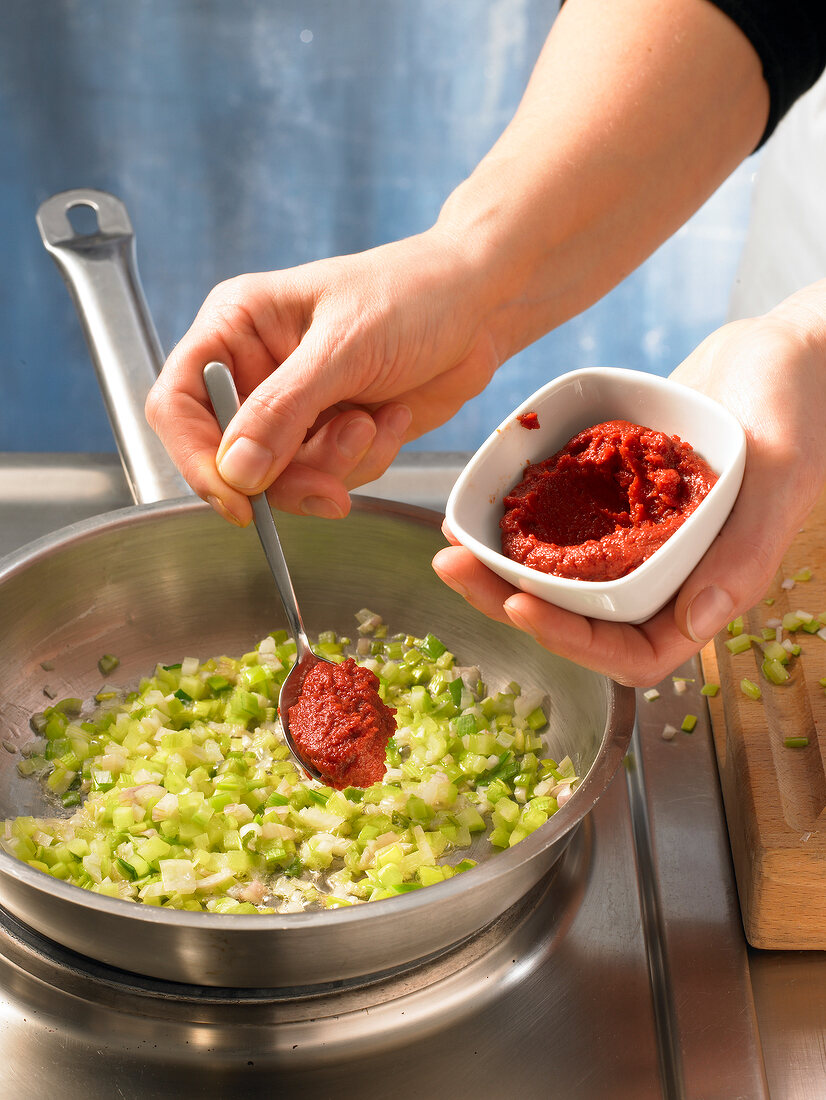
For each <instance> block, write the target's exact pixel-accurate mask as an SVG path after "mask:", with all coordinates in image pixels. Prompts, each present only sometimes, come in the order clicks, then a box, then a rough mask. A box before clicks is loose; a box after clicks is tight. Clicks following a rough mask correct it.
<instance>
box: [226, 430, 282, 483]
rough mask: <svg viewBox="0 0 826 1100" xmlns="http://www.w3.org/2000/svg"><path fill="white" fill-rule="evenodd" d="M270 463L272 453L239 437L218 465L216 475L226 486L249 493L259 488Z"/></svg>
mask: <svg viewBox="0 0 826 1100" xmlns="http://www.w3.org/2000/svg"><path fill="white" fill-rule="evenodd" d="M272 463H273V454H272V451H270V450H268V449H267V448H266V447H262V446H261V444H260V443H256V442H255V440H253V439H247V438H246V436H241V438H240V439H236V440H235V442H234V443H233V444H232V446H231V447H230V448H229V450H228V451H227V453H226V454H225V455H224V457H223V458H222V459H221V461H220V462H219V463H218V473H219V474H220V475H221V477H222V478H223V479H224V481H226V482H227V484H228V485H232V486H233V488H235V489H238V490H240V491H241V492H242V493H251V492H254V491H255V490H256V489H258V488H260V486H261V485H262V483H263V482H264V479H265V478H266V476H267V474H268V473H269V470H270V467H271V466H272Z"/></svg>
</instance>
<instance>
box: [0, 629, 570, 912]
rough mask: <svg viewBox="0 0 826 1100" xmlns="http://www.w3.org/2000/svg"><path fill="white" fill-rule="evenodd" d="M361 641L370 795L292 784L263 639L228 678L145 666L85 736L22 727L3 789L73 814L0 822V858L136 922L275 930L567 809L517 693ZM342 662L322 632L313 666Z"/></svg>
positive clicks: (408, 648) (274, 642) (216, 667)
mask: <svg viewBox="0 0 826 1100" xmlns="http://www.w3.org/2000/svg"><path fill="white" fill-rule="evenodd" d="M360 622H361V623H362V625H361V626H360V627H359V633H360V634H361V635H362V636H361V637H360V638H359V640H358V642H357V645H356V647H355V652H356V659H357V660H358V662H359V664H363V665H366V666H367V667H369V668H371V669H372V670H373V671H374V672H375V673H376V675H377V676H378V677H379V681H380V689H379V690H380V694H381V696H382V698H383V699H384V701H385V702H386V703H387V704H388V705H390V706H392V707H395V708H396V724H397V731H396V734H395V737H394V738H393V739H392V740H391V741H390V744H389V746H388V749H387V765H388V766H387V771H386V773H385V776H384V779H383V781H382V782H381V783H376V784H374V785H373V786H372V787H368V788H367V789H364V790H363V789H360V788H352V787H351V788H347V789H345V790H343V791H337V790H334V789H333V788H331V787H327V786H324V785H322V784H320V783H318V782H315V781H313V780H310V779H307V778H306V777H305V776H304V775H303V773H302V774H299V772H298V770H297V769H296V767H295V766H294V764H293V762H292V758H291V757H290V754H289V751H288V749H287V747H286V745H285V744H284V742H283V739H282V735H281V731H280V726H279V723H278V719H277V715H276V701H277V699H278V691H279V688H280V685H281V682H282V681H283V679H284V677H285V675H286V673H287V671H288V670H289V668H290V667H291V665H292V662H293V659H294V654H295V645H294V643H293V642H292V640H290V639H288V638H287V637H286V634H285V633H284V632H283V631H276V632H274V633H273V634H271V635H268V636H267V637H266V638H264V639H263V641H261V642H260V643H259V645H258V646H257V647H256V649H255V650H254V651H252V652H249V653H246V654H244V656H242V657H241V658H239V659H234V658H229V657H216V658H211V659H210V660H207V661H204V662H203V663H202V662H200V661H199V660H197V659H195V658H193V657H187V658H186V659H185V660H183V662H182V663H181V664H180V665H172V666H160V665H159V666H158V667H157V668H156V669H155V674H154V675H153V676H152V677H150V678H148V679H145V680H143V681H142V682H141V684H140V687H139V689H138V691H136V692H134V693H132V694H130V695H128V696H127V697H126V698H125V699H115V700H112V699H111V698H110V696H111V692H109V691H106V692H104V693H103V696H104V701H103V703H102V704H101V705H100V706H99V707H98V709H97V710H96V711H95V713H94V715H93V716H91V717H90V718H89V719H83V718H81V716H80V715H79V714H78V701H77V700H69V701H68V702H66V701H64V702H62V703H57V704H55V705H53V706H51V707H49V708H48V709H47V710H46V711H45V712H44V713H43V714H42V715H38V716H36V717H35V719H34V720H33V724H34V726H35V728H36V730H37V732H38V733H39V734H40V737H39V738H38V740H37V741H36V742H35V743H34V744H33V746H32V747H31V749H30V751H29V753H28V755H27V756H26V758H25V759H24V760H23V761H22V762H21V765H20V769H21V771H22V772H23V773H24V774H27V775H31V776H32V777H37V778H39V779H40V781H41V782H42V783H44V784H45V787H46V789H47V790H48V791H49V792H51V794H52V795H53V796H54V797H55V798H57V799H58V800H60V801H61V802H62V803H63V806H64V807H69V808H72V809H73V813H72V816H70V817H65V816H64V817H55V818H49V819H39V818H32V817H19V818H16V819H14V820H9V821H6V822H5V825H4V829H3V832H2V835H1V836H0V844H2V847H3V849H4V850H5V851H6V852H9V853H11V854H12V855H14V856H16V857H17V858H18V859H21V860H23V861H25V862H26V863H28V864H29V866H31V867H35V868H37V869H38V870H40V871H43V872H45V873H46V874H49V875H52V876H54V877H55V878H60V879H63V880H65V881H66V882H70V883H73V884H74V885H76V886H80V887H83V888H84V889H88V890H93V891H95V892H97V893H100V894H106V895H109V896H111V897H117V898H124V899H130V900H133V901H137V902H143V903H144V904H146V905H160V906H166V907H170V908H174V909H192V910H203V911H208V912H213V913H273V912H279V913H285V912H295V911H300V910H303V909H306V908H318V907H337V906H342V905H352V904H356V903H360V902H363V901H374V900H377V899H381V898H389V897H393V896H395V895H396V894H401V893H406V892H407V891H410V890H417V889H419V888H421V887H422V886H429V885H431V884H433V883H438V882H442V881H443V880H445V879H447V878H450V877H452V876H453V875H455V874H457V873H461V872H463V871H465V870H468V869H469V868H471V867H473V866H474V861H473V860H472V859H467V858H465V859H461V858H460V854H461V850H462V849H464V848H467V847H469V846H470V844H471V840H472V839H473V838H474V836H475V834H477V833H481V832H484V831H488V832H489V836H488V842H489V843H490V844H491V845H492V846H493V847H494V848H499V849H502V848H506V847H509V846H512V845H514V844H516V843H518V842H519V841H520V840H522V839H524V837H526V836H528V835H529V834H530V833H532V832H534V830H536V829H538V828H539V826H540V825H542V824H544V822H545V821H547V820H548V817H549V816H550V815H551V814H553V813H555V812H556V810H557V809H558V807H559V805H561V804H563V803H564V802H565V801H566V800H567V799H568V798H569V797H570V795H571V791H572V790H573V789H574V788H575V786H576V784H577V781H578V780H577V777H576V776H575V774H574V768H573V765H572V763H571V761H570V759H568V758H567V757H566V758H565V759H564V760H562V761H561V762H559V763H557V762H556V761H554V760H550V759H547V758H545V757H544V755H543V742H542V739H541V737H540V735H539V733H538V731H539V730H540V729H542V727H543V726H544V725H545V723H546V715H545V712H544V710H543V707H542V705H541V702H540V700H538V699H527V698H525V697H523V696H522V695H521V693H520V689H519V687H518V685H516V684H511V685H509V687H508V690H507V691H505V692H500V693H495V694H493V695H488V694H487V693H486V689H485V686H484V684H483V683H482V682H481V680H480V674H479V670H478V669H475V668H474V669H460V668H458V667H457V666H456V664H455V661H454V657H453V654H451V653H450V652H448V650H447V649H446V648H445V646H444V645H443V644H442V643H441V642H440V641H439V640H438V639H437V638H435V637H434V636H433V635H431V634H428V635H427V636H426V637H425V638H424V639H419V638H414V637H411V636H407V635H396V636H394V637H387V636H386V628H385V627H384V626H383V625H382V624H381V620H380V619H379V618H378V617H377V616H375V615H369V616H368V615H366V614H361V615H360ZM382 635H385V636H382ZM348 645H349V643H348V641H347V639H344V638H339V637H336V636H335V635H334V634H333V633H332V632H325V633H323V634H321V635H320V636H319V638H318V642H317V645H316V646H315V648H316V651H317V652H318V653H320V654H322V655H323V656H325V657H329V658H331V659H332V660H334V661H343V660H344V659H345V655H346V649H347V646H348Z"/></svg>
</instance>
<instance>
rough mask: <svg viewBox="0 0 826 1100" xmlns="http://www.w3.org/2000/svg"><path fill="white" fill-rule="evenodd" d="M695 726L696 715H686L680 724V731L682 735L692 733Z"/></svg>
mask: <svg viewBox="0 0 826 1100" xmlns="http://www.w3.org/2000/svg"><path fill="white" fill-rule="evenodd" d="M696 725H697V715H696V714H687V715H686V716H685V718H683V720H682V722H681V723H680V729H681V730H682V731H683V733H693V732H694V727H695V726H696Z"/></svg>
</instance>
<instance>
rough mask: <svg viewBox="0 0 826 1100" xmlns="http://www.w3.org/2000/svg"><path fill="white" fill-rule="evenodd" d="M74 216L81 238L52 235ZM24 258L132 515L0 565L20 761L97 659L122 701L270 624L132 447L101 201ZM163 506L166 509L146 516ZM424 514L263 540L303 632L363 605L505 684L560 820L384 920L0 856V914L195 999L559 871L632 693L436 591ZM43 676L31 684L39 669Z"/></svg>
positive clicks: (130, 270) (168, 479) (237, 572)
mask: <svg viewBox="0 0 826 1100" xmlns="http://www.w3.org/2000/svg"><path fill="white" fill-rule="evenodd" d="M78 205H84V206H88V207H91V208H92V209H93V210H95V211H96V212H97V217H98V226H99V228H98V231H97V232H95V233H93V234H91V235H86V236H81V235H79V234H77V233H75V232H74V230H73V229H72V227H71V225H70V222H69V220H68V217H67V212H68V211H70V210H71V209H72V208H73V207H75V206H78ZM38 224H39V227H40V231H41V234H42V237H43V240H44V243H45V245H46V248H47V249H48V250H49V252H50V253H51V254H52V256H53V257H54V258H55V260H56V262H57V263H58V266H59V267H60V269H61V271H62V273H63V276H64V278H65V279H66V281H67V284H68V286H69V289H70V292H71V294H72V296H73V298H74V300H75V303H76V305H77V308H78V312H79V315H80V317H81V320H82V323H83V326H84V329H85V331H86V335H87V339H88V342H89V346H90V350H91V353H92V358H93V360H94V362H95V366H96V368H97V370H98V372H99V375H100V378H101V385H102V389H103V392H104V397H105V399H106V401H107V406H108V410H109V413H110V418H111V419H112V424H113V428H114V431H115V434H116V436H117V439H118V445H119V447H120V449H121V455H122V458H123V461H124V467H125V469H126V471H127V476H128V478H129V482H130V485H131V487H132V491H133V495H134V497H135V501H136V505H135V507H131V508H125V509H121V510H119V511H116V512H110V513H108V514H106V515H103V516H100V517H99V518H96V519H94V520H88V521H84V522H82V523H77V524H73V525H72V526H70V527H67V528H64V529H63V530H61V531H58V532H56V533H55V534H54V535H51V536H48V537H46V538H43V539H39V540H38V541H36V542H34V543H31V544H30V545H28V546H27V547H24V548H23V549H22V550H20V551H19V552H17V553H14V554H12V555H10V556H8V557H6V558H4V559H2V560H0V658H1V659H0V668H2V675H1V676H0V723H1V724H2V726H3V727H4V729H5V732H4V736H5V737H11V738H13V739H14V740H15V741H17V742H19V743H21V744H22V743H23V742H24V741H25V740H27V739H28V737H29V736H30V734H29V732H28V722H29V717H30V716H31V714H32V713H33V712H35V711H37V710H41V709H42V708H43V705H44V696H43V688H44V685H45V684H46V683H47V682H48V683H49V684H50V685H52V686H53V687H56V688H57V689H58V690H59V691H61V692H62V693H64V694H71V695H79V696H81V697H83V698H89V697H91V696H92V695H93V694H94V693H95V692H96V691H97V690H98V689H99V688H100V686H101V678H100V674H99V672H98V670H97V661H98V658H99V657H100V656H101V655H102V654H103V653H115V654H117V655H118V656H119V657H120V660H121V664H120V667H119V669H118V672H117V675H116V677H115V680H116V682H117V683H119V684H123V685H129V684H134V683H136V682H137V680H138V679H139V678H140V676H141V675H143V674H146V673H148V672H150V671H151V670H152V669H153V668H154V665H155V663H156V662H157V661H162V662H165V663H171V662H173V661H177V660H180V659H181V658H182V657H185V656H190V655H192V656H197V657H201V658H206V657H207V656H210V655H213V654H217V653H222V652H223V653H239V652H244V651H246V650H248V649H249V648H250V647H251V645H252V644H253V643H254V642H255V641H257V640H258V639H259V638H261V637H263V635H264V634H266V633H267V632H268V631H269V630H272V629H274V628H277V627H280V626H283V625H284V623H283V621H282V619H283V613H282V611H281V608H280V604H279V601H278V599H277V597H276V596H275V594H274V593H273V590H272V583H271V581H270V580H268V577H267V570H266V565H265V562H264V559H263V555H262V553H261V550H260V547H259V545H258V541H257V539H256V538H255V535H254V533H253V532H251V531H249V530H246V531H241V530H238V529H236V528H234V527H231V526H230V525H229V524H228V523H226V522H224V521H222V520H221V519H219V518H218V517H217V516H216V515H215V514H214V513H213V512H212V511H211V510H210V509H209V508H208V507H206V506H205V505H204V504H203V503H202V502H201V501H200V500H197V499H196V498H195V497H194V496H193V495H192V494H190V493H189V492H188V490H187V488H186V486H185V484H184V483H183V482H182V481H181V479H180V477H179V476H178V474H177V473H176V472H175V470H174V469H173V467H172V465H171V463H170V462H169V460H168V458H167V456H166V454H165V452H163V450H162V449H161V448H160V446H159V444H157V441H156V440H155V437H154V435H152V433H151V432H150V431H149V429H148V428H147V427H146V425H145V422H144V419H143V415H142V408H143V401H144V398H145V395H146V392H147V390H148V388H149V386H150V385H151V383H152V380H153V379H154V377H155V376H156V373H157V371H158V370H159V368H160V363H161V352H160V347H159V345H158V341H157V337H156V335H155V332H154V328H153V325H152V322H151V320H150V318H149V316H148V312H147V309H146V305H145V302H144V299H143V295H142V293H141V289H140V284H139V280H138V276H137V271H136V267H135V262H134V240H133V233H132V228H131V225H130V223H129V218H128V216H127V214H126V211H125V209H124V208H123V206H122V205H121V203H120V202H119V201H118V200H117V199H115V198H113V197H112V196H111V195H106V194H103V193H101V192H96V191H88V190H82V191H70V192H64V193H62V194H60V195H56V196H54V197H53V198H51V199H49V200H48V201H47V202H46V203H44V204H43V206H42V207H41V209H40V211H39V212H38ZM169 497H175V498H177V499H166V498H169ZM440 521H441V516H439V515H438V514H437V513H434V512H430V511H426V510H423V509H420V508H414V507H408V506H405V505H402V504H392V503H390V504H388V503H387V502H383V501H376V500H371V499H369V498H358V499H356V501H355V504H354V507H353V511H352V513H351V515H350V516H349V517H348V518H347V519H345V520H341V521H336V522H332V521H326V520H315V519H312V518H307V517H295V516H290V515H283V516H280V517H279V532H280V534H281V538H282V542H283V545H284V551H285V553H286V555H287V559H288V561H289V563H290V567H291V570H292V573H293V579H294V583H295V587H296V592H297V595H298V598H299V600H300V603H301V607H302V609H303V613H304V618H305V621H306V625H307V628H308V630H309V631H310V632H311V633H314V632H317V631H319V630H322V629H336V630H338V631H341V632H343V633H344V632H347V633H350V632H352V630H353V625H354V618H353V616H354V613H355V612H356V611H357V610H358V609H359V608H361V607H364V606H369V607H371V608H373V609H374V610H376V611H377V612H379V613H380V614H381V615H382V616H384V618H385V620H386V621H387V622H388V624H389V625H390V627H391V629H398V630H404V631H408V632H411V633H414V634H424V633H425V632H427V631H428V630H432V631H433V632H434V633H435V634H437V635H438V636H439V637H441V638H442V639H443V640H444V641H445V643H446V644H447V645H448V646H449V647H450V649H451V650H453V651H454V652H455V653H456V654H457V655H459V656H460V659H461V660H463V661H464V662H466V663H468V664H478V665H479V666H480V667H481V669H482V670H483V672H484V674H485V677H486V679H487V681H488V683H489V684H490V685H492V686H494V687H496V686H499V685H501V684H505V683H507V682H509V681H511V680H514V679H515V680H518V681H519V682H520V683H521V684H522V685H523V687H524V688H526V689H529V690H531V689H542V690H543V691H546V692H547V693H548V695H549V697H550V725H549V728H548V730H547V732H546V735H545V736H546V741H547V746H548V751H549V753H550V754H551V755H554V756H562V755H564V754H565V753H569V754H570V755H571V756H572V758H573V759H574V761H575V762H576V764H577V767H578V769H579V772H580V774H581V775H584V776H585V779H584V781H583V782H582V784H581V786H580V787H579V788H578V790H577V791H576V792H575V794H574V796H573V797H572V798H571V800H570V801H569V802H568V803H567V804H566V805H565V806H564V807H563V808H562V809H561V810H560V811H559V813H558V814H556V815H555V816H554V817H553V818H552V819H551V820H550V821H549V822H548V823H547V824H546V825H545V826H543V827H542V828H541V829H540V830H539V831H538V832H536V833H535V834H533V835H532V836H530V837H529V838H527V839H526V840H524V841H523V842H522V843H520V844H518V845H517V846H515V847H514V848H512V849H510V850H508V851H506V852H502V853H497V854H495V855H488V854H486V853H485V851H484V849H483V848H482V847H481V845H480V847H479V851H478V852H474V853H473V854H474V856H475V857H476V858H479V859H480V860H481V861H480V864H479V866H478V867H476V868H474V869H473V870H472V871H470V872H467V873H465V874H463V875H461V876H457V877H456V878H454V879H451V880H449V881H448V882H445V883H442V884H439V885H437V886H433V887H429V888H427V889H425V890H419V891H413V892H411V893H408V894H404V895H401V896H400V897H398V898H394V899H391V900H387V901H380V902H373V903H370V904H366V905H361V906H354V907H351V908H347V909H338V910H331V911H324V912H309V913H299V914H287V915H283V916H280V915H262V916H227V915H212V914H203V913H191V912H175V911H172V910H166V909H159V908H154V907H149V906H142V905H139V904H136V903H133V902H127V901H121V900H117V899H113V898H108V897H103V896H100V895H97V894H93V893H89V892H87V891H84V890H80V889H78V888H76V887H73V886H69V885H67V884H65V883H63V882H60V881H58V880H55V879H53V878H50V877H49V876H47V875H45V874H43V873H41V872H39V871H36V870H34V869H32V868H30V867H28V866H26V865H25V864H22V863H20V862H18V861H16V860H14V859H13V858H11V857H10V856H8V855H6V854H4V853H0V904H2V905H3V906H5V907H6V908H7V909H8V910H10V911H11V912H12V913H14V914H15V915H16V916H17V917H19V918H20V919H21V920H23V921H25V922H26V923H27V924H29V925H30V926H31V927H33V928H35V929H37V930H38V931H39V932H41V933H42V934H44V935H45V936H48V937H49V938H51V939H53V940H56V941H58V942H60V943H62V944H64V945H66V946H67V947H70V948H72V949H73V950H75V951H77V952H79V953H81V954H83V955H86V956H90V957H91V958H93V959H96V960H99V961H102V962H105V963H107V964H110V965H112V966H116V967H121V968H123V969H126V970H130V971H134V972H136V973H138V974H145V975H151V976H154V977H159V978H164V979H170V980H174V981H182V982H192V983H199V984H202V985H220V986H238V987H251V986H253V987H272V988H281V989H283V988H297V987H301V988H304V987H308V986H313V985H317V984H320V983H329V982H337V981H340V980H344V979H350V978H354V977H357V976H366V975H374V974H378V973H380V972H382V971H385V970H389V969H391V968H395V967H400V966H405V965H409V964H412V963H414V962H415V961H416V960H419V959H423V958H425V957H427V956H430V955H432V954H434V953H437V952H440V951H443V950H445V949H446V948H448V947H450V946H452V945H453V944H456V943H458V942H460V941H461V940H463V939H465V938H466V937H468V936H471V935H473V934H474V933H476V932H478V931H479V930H480V929H482V928H483V927H485V926H486V925H487V924H489V923H490V922H491V921H493V920H494V919H495V918H496V917H498V916H499V915H500V914H502V913H503V912H504V911H505V910H506V909H508V908H509V907H510V906H511V905H513V904H514V903H515V902H516V901H518V899H519V898H520V897H522V896H523V895H524V894H525V893H526V892H527V891H528V890H529V889H530V887H531V886H533V885H534V884H535V883H537V882H538V880H539V879H540V878H541V877H542V876H543V875H545V873H546V872H547V871H548V869H549V868H550V867H551V866H552V864H553V863H554V861H555V860H557V859H558V858H559V856H560V855H561V853H562V852H563V850H564V848H565V846H566V845H567V843H568V841H569V840H570V838H571V836H572V834H573V831H574V830H575V829H576V827H577V826H578V825H579V823H580V822H581V821H582V819H583V817H584V816H585V815H586V814H587V813H588V811H589V810H590V809H591V807H592V806H593V805H594V803H595V802H596V800H597V798H599V796H600V794H601V793H602V791H603V790H604V789H605V787H606V786H607V785H608V783H609V781H610V780H611V778H612V776H613V775H614V773H615V771H616V770H617V767H618V765H619V763H620V761H621V759H622V757H623V755H624V753H625V751H626V748H627V745H628V741H629V738H630V735H631V729H632V725H633V714H634V694H633V692H632V691H631V690H630V689H628V688H622V687H620V686H618V685H616V684H614V683H612V682H611V681H609V680H607V679H605V678H604V677H602V676H599V675H597V674H596V673H593V672H590V671H588V670H586V669H583V668H580V667H578V666H576V665H573V664H570V663H569V662H567V661H564V660H562V659H560V658H557V657H554V656H553V655H551V654H549V653H547V652H545V651H544V650H543V649H541V648H540V647H539V646H537V645H536V644H535V643H533V642H532V641H531V640H530V639H529V638H527V637H525V636H524V635H522V634H520V633H518V632H516V631H514V630H511V629H509V628H507V627H505V626H502V625H500V624H498V623H495V622H492V621H490V620H488V619H487V618H485V617H483V616H482V615H480V614H479V613H478V612H476V611H474V610H473V609H472V608H471V607H469V606H468V605H467V604H466V603H465V602H464V601H463V600H461V599H460V598H459V597H458V596H456V595H455V594H454V593H453V592H451V591H450V590H448V589H447V588H445V587H444V586H443V585H442V584H441V582H440V581H439V580H438V579H437V577H436V576H435V574H434V573H433V571H432V569H431V567H430V560H431V557H432V555H433V554H434V553H435V551H436V550H437V549H438V548H439V547H440V546H441V545H443V540H442V538H441V534H440ZM42 662H46V663H49V664H52V665H53V666H54V670H53V671H49V672H48V673H47V672H44V670H43V668H42V667H41V663H42ZM18 760H19V757H18V756H17V755H12V754H10V753H8V752H0V769H2V783H1V784H0V792H2V793H0V817H2V818H5V817H13V816H16V815H18V814H46V813H52V812H54V811H53V808H52V807H50V806H47V805H46V803H45V801H44V800H43V798H42V796H41V795H40V791H39V788H38V786H37V785H36V783H34V782H32V781H31V780H25V779H22V778H21V777H20V776H19V775H18V773H17V768H16V764H17V761H18Z"/></svg>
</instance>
